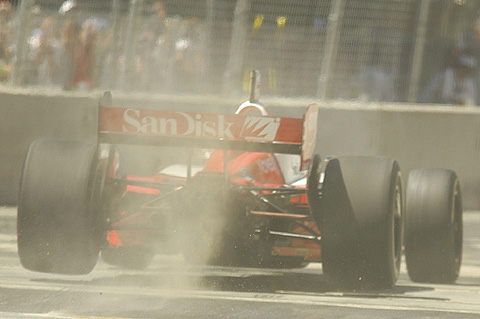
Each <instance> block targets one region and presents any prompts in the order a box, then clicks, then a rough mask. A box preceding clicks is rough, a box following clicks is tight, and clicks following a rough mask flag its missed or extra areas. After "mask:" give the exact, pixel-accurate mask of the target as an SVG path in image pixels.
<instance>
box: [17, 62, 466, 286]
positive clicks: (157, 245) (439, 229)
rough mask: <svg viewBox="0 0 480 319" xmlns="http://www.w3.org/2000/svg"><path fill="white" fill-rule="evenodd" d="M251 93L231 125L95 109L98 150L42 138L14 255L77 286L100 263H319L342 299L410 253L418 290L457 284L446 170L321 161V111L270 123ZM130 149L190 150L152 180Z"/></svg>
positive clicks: (370, 159)
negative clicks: (405, 170)
mask: <svg viewBox="0 0 480 319" xmlns="http://www.w3.org/2000/svg"><path fill="white" fill-rule="evenodd" d="M258 77H259V75H258V72H257V71H254V72H252V76H251V94H250V98H249V100H248V101H246V102H245V103H243V104H241V105H240V107H239V108H238V110H237V112H236V113H235V114H211V113H200V112H186V111H167V110H159V109H139V108H124V107H115V106H112V97H111V94H110V93H109V92H106V93H105V95H104V96H103V97H102V99H101V101H100V103H99V124H98V141H97V143H89V142H83V141H64V140H54V139H39V140H35V141H34V142H33V143H32V144H31V145H30V147H29V149H28V152H27V154H26V157H25V162H24V167H23V172H22V177H21V183H20V192H19V202H18V223H17V235H18V254H19V257H20V261H21V263H22V265H23V266H24V267H25V268H26V269H29V270H31V271H37V272H46V273H57V274H70V275H80V274H86V273H89V272H91V271H92V269H93V268H94V267H95V265H96V263H97V260H98V258H99V255H100V254H101V256H102V258H103V259H104V261H106V262H107V263H109V264H112V265H116V266H119V267H126V268H136V269H142V268H145V267H148V265H149V264H150V262H151V261H152V260H153V258H154V257H155V255H157V254H182V255H183V257H184V258H185V260H186V261H188V262H190V263H192V264H202V265H205V264H206V265H222V266H235V267H274V268H296V267H305V266H306V265H307V264H308V263H311V262H320V263H322V271H323V276H324V277H325V279H326V282H327V283H328V284H330V285H332V287H337V288H339V289H354V290H358V289H360V290H361V289H382V288H389V287H392V286H394V285H395V283H396V281H397V279H398V277H399V272H400V265H401V258H402V255H403V254H405V257H406V264H407V270H408V274H409V276H410V278H411V279H412V280H413V281H416V282H429V283H453V282H455V281H456V279H457V278H458V276H459V271H460V266H461V259H462V244H463V222H462V200H461V192H460V185H459V180H458V178H457V176H456V174H455V172H454V171H452V170H448V169H432V168H423V169H416V170H413V171H411V172H410V173H409V176H408V184H407V185H406V187H404V181H403V176H402V173H401V171H400V167H399V165H398V163H397V162H396V161H395V160H393V159H390V158H386V157H379V156H329V157H325V158H324V159H321V158H320V156H319V155H318V154H314V151H315V145H316V137H317V125H318V105H316V104H312V105H309V106H308V107H307V108H306V112H305V114H304V116H303V117H302V118H286V117H278V116H271V115H269V113H268V110H267V108H266V107H265V106H264V105H263V104H262V103H261V102H259V100H258V87H259V81H257V80H258ZM123 144H129V145H144V146H156V147H158V148H159V149H164V148H167V150H168V151H167V152H166V153H165V152H164V153H163V154H164V156H165V157H170V156H171V154H173V152H175V151H172V150H180V149H184V150H185V153H186V154H187V155H186V161H185V162H184V163H176V164H173V165H168V166H166V167H163V168H161V170H160V171H159V172H158V173H156V174H153V176H137V175H135V174H128V172H127V173H123V172H122V173H120V172H121V161H120V155H119V154H121V152H120V153H119V151H118V146H119V145H123Z"/></svg>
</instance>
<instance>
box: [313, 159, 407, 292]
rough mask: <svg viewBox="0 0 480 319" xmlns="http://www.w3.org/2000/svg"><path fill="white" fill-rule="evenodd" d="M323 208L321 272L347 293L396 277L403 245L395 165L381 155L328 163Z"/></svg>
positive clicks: (390, 282) (389, 283) (399, 185)
mask: <svg viewBox="0 0 480 319" xmlns="http://www.w3.org/2000/svg"><path fill="white" fill-rule="evenodd" d="M321 203H322V204H321V205H322V206H321V208H322V209H321V210H320V211H317V212H315V214H314V217H315V216H316V219H317V222H318V224H319V225H321V234H322V262H323V273H324V275H325V277H326V280H327V282H328V283H330V284H332V285H333V286H334V287H337V288H340V289H347V290H357V289H358V290H364V289H383V288H390V287H392V286H393V285H394V284H395V282H396V281H397V279H398V276H399V272H400V263H401V256H402V243H403V225H404V214H403V185H402V175H401V173H400V168H399V166H398V164H397V163H396V162H395V161H394V160H391V159H388V158H382V157H363V156H349V157H339V158H336V159H331V160H329V161H328V163H327V167H326V169H325V181H324V184H323V188H322V201H321Z"/></svg>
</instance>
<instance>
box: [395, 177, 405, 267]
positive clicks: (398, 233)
mask: <svg viewBox="0 0 480 319" xmlns="http://www.w3.org/2000/svg"><path fill="white" fill-rule="evenodd" d="M400 178H401V177H400V174H399V175H398V177H397V182H396V183H395V193H394V203H393V244H394V247H393V249H394V258H395V260H394V262H395V270H396V272H397V276H398V273H399V271H400V263H401V258H402V246H403V218H402V217H403V198H402V184H401V180H400Z"/></svg>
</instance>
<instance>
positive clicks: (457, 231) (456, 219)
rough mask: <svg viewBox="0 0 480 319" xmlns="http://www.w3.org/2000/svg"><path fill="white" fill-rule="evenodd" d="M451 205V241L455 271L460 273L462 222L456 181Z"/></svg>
mask: <svg viewBox="0 0 480 319" xmlns="http://www.w3.org/2000/svg"><path fill="white" fill-rule="evenodd" d="M454 189H455V190H454V194H453V203H452V218H453V221H452V222H453V239H454V249H455V271H456V272H457V274H458V273H459V272H460V265H461V263H462V250H463V221H462V203H461V196H460V190H459V186H458V181H456V182H455V188H454Z"/></svg>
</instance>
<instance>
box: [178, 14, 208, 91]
mask: <svg viewBox="0 0 480 319" xmlns="http://www.w3.org/2000/svg"><path fill="white" fill-rule="evenodd" d="M178 32H179V37H177V39H176V41H175V67H174V70H175V77H176V80H177V84H176V86H175V88H176V89H177V90H180V91H187V92H189V93H193V92H201V91H202V88H203V87H202V81H203V80H204V79H203V76H204V72H205V47H204V45H205V30H204V28H203V24H202V23H201V21H200V19H199V18H197V17H187V18H185V19H184V20H183V21H182V23H181V25H180V30H179V31H178Z"/></svg>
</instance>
